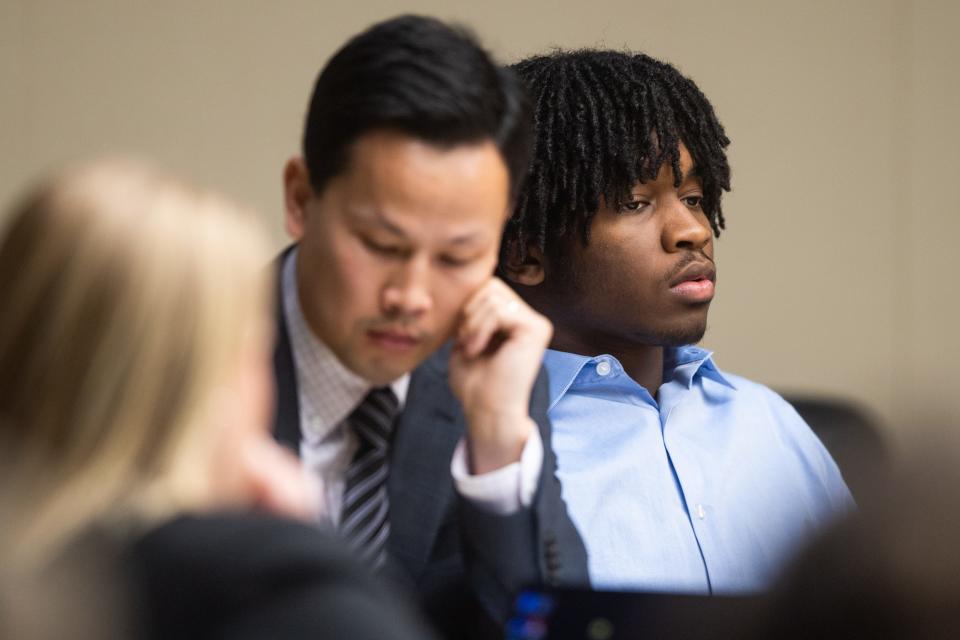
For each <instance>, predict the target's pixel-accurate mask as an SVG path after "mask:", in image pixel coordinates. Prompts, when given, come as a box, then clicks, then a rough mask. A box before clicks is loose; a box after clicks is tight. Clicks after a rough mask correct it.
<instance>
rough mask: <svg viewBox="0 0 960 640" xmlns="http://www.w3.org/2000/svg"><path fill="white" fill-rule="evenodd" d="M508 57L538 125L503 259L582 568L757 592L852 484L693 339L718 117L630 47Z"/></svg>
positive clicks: (721, 139) (682, 586)
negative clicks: (531, 312)
mask: <svg viewBox="0 0 960 640" xmlns="http://www.w3.org/2000/svg"><path fill="white" fill-rule="evenodd" d="M515 70H516V71H517V72H518V73H519V74H520V76H521V77H522V78H523V79H524V80H525V81H526V83H527V84H528V87H529V89H530V90H531V94H532V98H533V100H534V103H535V105H536V127H537V133H536V145H535V153H534V158H533V161H532V164H531V173H530V174H529V176H528V178H527V182H526V184H525V186H524V189H523V191H522V193H521V194H520V196H519V198H518V201H517V207H516V210H515V213H514V215H513V217H512V219H511V220H510V222H509V224H508V227H507V229H506V232H505V237H504V243H503V248H502V252H501V265H500V268H501V271H502V273H503V274H504V275H505V276H506V277H507V279H508V280H509V281H510V282H512V283H513V286H514V287H515V288H516V289H517V290H518V291H519V292H520V294H521V295H522V297H523V298H524V299H525V300H526V301H527V302H528V303H529V304H530V305H531V306H533V307H534V308H535V309H536V310H538V311H539V312H541V313H543V314H544V315H546V316H547V317H549V318H550V320H552V321H553V323H554V326H555V332H554V338H553V341H552V343H551V349H550V350H549V351H548V352H547V354H546V356H545V365H546V368H547V370H548V372H549V376H550V404H549V407H550V408H549V416H550V418H551V420H552V422H553V429H554V432H553V449H554V451H555V453H556V458H557V464H558V475H559V477H560V480H561V482H562V484H563V497H564V499H565V500H566V503H567V505H568V507H569V509H570V512H571V516H572V518H573V520H574V522H575V524H576V525H577V527H578V529H579V530H580V533H581V535H582V536H583V538H584V541H585V544H586V547H587V552H588V556H589V569H590V575H591V581H592V583H593V585H594V586H596V587H606V588H633V589H644V590H659V591H685V592H686V591H689V592H705V593H710V592H725V593H731V592H744V591H753V590H757V589H761V588H763V587H764V586H765V585H766V584H767V583H768V581H769V579H770V578H772V577H773V575H774V574H775V572H776V570H777V569H778V568H779V567H780V566H781V565H782V563H783V562H784V561H785V560H786V559H787V558H788V556H789V554H790V553H791V551H792V550H793V549H795V548H796V546H797V545H798V544H799V543H800V542H801V541H802V540H804V539H805V538H807V537H808V536H809V535H810V534H811V533H812V532H813V531H815V530H816V529H818V528H820V527H822V526H823V525H824V524H825V523H827V522H828V521H829V520H831V519H832V518H833V517H834V516H836V515H838V514H840V513H842V512H844V511H845V510H847V509H849V508H850V507H851V505H852V499H851V497H850V493H849V491H848V490H847V487H846V485H845V484H844V481H843V479H842V478H841V476H840V472H839V471H838V469H837V466H836V465H835V464H834V462H833V460H831V458H830V456H829V454H828V453H827V451H826V450H825V449H824V447H823V445H822V444H821V443H820V441H819V440H818V439H817V438H816V436H814V434H813V433H812V432H811V431H810V429H809V427H807V425H806V424H805V423H804V422H803V420H802V419H801V418H800V416H799V415H797V413H796V412H795V411H794V410H793V408H792V407H791V406H790V405H789V404H787V403H786V402H785V401H784V400H783V399H781V398H780V397H779V396H778V395H776V394H775V393H774V392H772V391H771V390H769V389H767V388H766V387H764V386H761V385H759V384H757V383H754V382H751V381H749V380H745V379H744V378H740V377H738V376H734V375H731V374H728V373H725V372H721V371H720V370H719V369H718V368H717V366H716V365H715V364H714V362H713V359H712V357H711V354H710V352H708V351H705V350H703V349H700V348H697V347H695V346H692V345H694V344H695V343H697V342H698V341H699V340H700V339H701V338H702V337H703V334H704V331H705V329H706V322H707V310H708V308H709V306H710V301H711V300H712V298H713V295H714V285H715V282H716V268H715V264H714V246H713V236H714V235H719V234H720V230H721V229H722V228H723V227H724V218H723V213H722V210H721V206H720V200H721V195H722V193H723V192H724V191H729V189H730V167H729V165H728V163H727V157H726V153H725V149H726V147H727V145H728V144H729V140H728V139H727V137H726V135H725V134H724V130H723V127H722V126H721V125H720V123H719V122H718V120H717V117H716V115H715V114H714V111H713V107H712V106H711V105H710V103H709V102H708V101H707V99H706V98H705V97H704V95H703V93H701V92H700V90H699V89H698V88H697V86H696V85H695V84H694V83H693V82H692V81H691V80H689V79H688V78H685V77H684V76H682V75H681V74H680V73H679V72H678V71H677V70H676V69H674V68H673V67H672V66H670V65H668V64H665V63H663V62H659V61H657V60H654V59H651V58H649V57H647V56H645V55H635V54H628V53H621V52H615V51H578V52H557V53H553V54H551V55H547V56H539V57H534V58H530V59H527V60H524V61H522V62H520V63H519V64H517V65H516V66H515ZM531 446H532V445H531Z"/></svg>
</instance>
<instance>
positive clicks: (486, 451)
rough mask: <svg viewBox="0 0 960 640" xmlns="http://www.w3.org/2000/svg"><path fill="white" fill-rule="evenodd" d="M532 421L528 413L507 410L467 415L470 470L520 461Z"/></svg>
mask: <svg viewBox="0 0 960 640" xmlns="http://www.w3.org/2000/svg"><path fill="white" fill-rule="evenodd" d="M534 429H536V423H534V421H533V420H532V419H531V418H530V416H529V415H527V414H526V413H525V412H524V413H517V412H509V411H493V412H481V413H475V414H472V415H468V416H467V453H468V460H469V464H470V472H471V473H472V474H475V475H476V474H483V473H489V472H491V471H496V470H497V469H501V468H503V467H505V466H507V465H509V464H513V463H515V462H519V461H520V456H521V454H522V453H523V448H524V445H526V443H527V439H528V438H529V437H530V434H531V432H532V431H533V430H534Z"/></svg>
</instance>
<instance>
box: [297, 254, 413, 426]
mask: <svg viewBox="0 0 960 640" xmlns="http://www.w3.org/2000/svg"><path fill="white" fill-rule="evenodd" d="M297 252H298V250H297V249H296V248H294V250H293V251H291V252H290V255H288V256H287V259H286V262H285V263H284V265H283V275H282V285H281V286H282V289H283V292H282V294H283V306H284V315H285V316H286V322H287V331H288V332H289V334H290V346H291V349H292V351H293V359H294V366H295V368H296V373H297V391H298V394H299V397H300V411H301V413H302V416H301V423H303V424H304V425H308V429H307V430H306V431H309V434H310V436H311V437H313V438H316V439H317V440H318V441H319V440H322V439H323V438H324V437H326V436H327V435H328V434H329V433H330V432H331V431H333V430H334V429H335V428H336V427H337V425H339V424H340V423H341V422H343V420H344V419H345V418H346V417H347V416H349V415H350V413H352V412H353V410H354V409H355V408H356V407H357V406H358V405H359V404H360V402H361V401H362V400H363V398H364V397H365V396H366V395H367V393H368V392H369V391H370V389H372V388H373V385H372V384H371V383H370V382H369V381H367V380H366V379H364V378H362V377H360V376H359V375H357V374H356V373H354V372H353V371H351V370H350V369H348V368H347V367H346V366H344V364H343V363H342V362H340V360H339V359H338V358H337V356H336V355H334V353H333V351H331V350H330V348H329V347H327V345H325V344H324V343H323V342H321V341H320V340H319V339H318V338H317V337H316V335H315V334H314V333H313V331H312V330H311V329H310V328H309V326H308V325H307V321H306V318H305V317H304V315H303V309H302V308H301V305H300V295H299V292H298V290H297V280H296V264H297ZM409 386H410V374H406V375H403V376H401V377H400V378H398V379H396V380H394V381H393V382H392V383H390V387H391V388H392V389H393V392H394V393H395V394H396V396H397V400H398V401H399V403H400V408H401V409H402V408H403V405H404V403H405V401H406V398H407V391H408V389H409Z"/></svg>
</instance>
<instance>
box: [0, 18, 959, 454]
mask: <svg viewBox="0 0 960 640" xmlns="http://www.w3.org/2000/svg"><path fill="white" fill-rule="evenodd" d="M406 11H412V12H422V13H430V14H434V15H437V16H439V17H442V18H447V19H456V20H459V21H463V22H465V23H467V24H469V25H471V26H473V27H474V28H475V29H476V31H477V32H478V33H479V35H480V36H481V37H482V38H483V40H484V41H485V42H486V44H487V45H488V46H489V47H490V48H491V49H492V50H493V51H494V52H495V53H496V54H497V55H498V56H499V57H500V58H501V59H502V60H504V61H513V60H516V59H518V58H519V57H522V56H524V55H527V54H531V53H535V52H539V51H542V50H545V49H549V48H552V47H557V46H562V47H579V46H602V47H626V48H630V49H634V50H642V51H645V52H648V53H650V54H652V55H654V56H656V57H660V58H663V59H666V60H668V61H671V62H673V63H674V64H676V65H677V66H679V67H680V68H681V69H682V70H683V71H684V72H685V73H687V74H688V75H691V76H692V77H693V78H694V79H695V80H696V81H697V82H698V84H699V85H700V87H701V88H702V89H703V90H704V92H705V93H706V94H707V95H708V96H709V97H710V98H711V100H712V102H713V103H714V105H715V107H716V109H717V111H718V113H719V115H720V117H721V120H722V121H723V122H724V124H725V126H726V127H727V131H728V134H729V135H730V137H731V139H732V140H733V144H732V147H731V152H730V153H731V158H732V164H733V168H734V191H733V193H732V194H730V195H729V197H728V199H727V201H726V205H725V210H726V212H727V218H728V221H729V227H728V230H727V232H726V233H724V235H723V237H722V238H721V240H720V241H719V267H720V286H719V289H718V292H719V296H718V299H717V301H716V302H715V305H714V310H713V313H712V316H711V327H710V330H709V332H708V334H707V337H706V339H705V343H706V345H707V346H709V347H710V348H712V349H714V350H715V351H716V357H717V360H718V362H719V363H720V366H721V367H723V368H725V369H727V370H730V371H734V372H737V373H739V374H741V375H746V376H748V377H752V378H754V379H757V380H760V381H762V382H765V383H766V384H768V385H771V386H773V387H775V388H777V389H778V390H781V391H788V392H805V393H818V394H827V395H831V396H840V397H844V398H849V399H852V400H855V401H858V402H860V403H862V404H864V405H865V406H867V407H868V408H869V409H871V410H872V411H873V412H874V413H875V414H876V415H877V416H879V417H880V418H881V419H883V420H884V421H885V423H886V425H887V429H888V433H889V435H890V436H891V439H892V440H893V441H894V443H896V444H900V445H903V444H908V443H909V442H910V441H911V439H912V438H913V436H914V435H915V434H916V433H917V431H918V430H919V429H921V426H922V425H927V426H926V427H924V428H930V425H938V428H941V429H945V428H947V426H948V425H958V426H960V384H958V382H960V375H958V374H957V372H956V366H957V365H956V363H957V361H958V359H960V358H958V356H960V349H958V346H957V344H958V343H957V338H956V335H955V334H956V332H957V328H958V326H960V322H958V320H960V285H958V283H957V273H956V272H957V259H956V258H957V255H958V246H957V245H958V239H960V204H958V202H960V200H958V197H957V195H956V193H955V192H954V189H955V183H956V181H957V171H958V169H960V124H958V121H957V117H958V114H960V73H958V63H960V40H958V39H957V38H956V35H955V34H956V31H957V29H958V27H960V3H955V2H952V1H951V0H912V1H911V0H845V1H842V2H837V1H835V0H808V1H806V2H802V3H801V2H790V1H782V2H781V1H762V0H739V1H737V2H711V1H709V0H699V1H694V0H674V1H673V2H669V3H666V2H658V3H652V2H642V1H640V2H638V1H637V0H610V1H608V2H593V3H587V2H583V1H582V0H581V1H569V2H565V1H559V0H554V1H548V0H531V1H528V2H516V1H506V0H487V1H486V2H482V3H481V2H459V3H458V2H443V1H441V0H421V1H415V2H407V3H395V2H388V1H386V0H375V1H368V2H357V1H353V2H341V1H336V2H334V1H327V2H323V1H316V0H314V1H306V0H285V1H278V2H266V1H263V2H257V1H252V0H247V1H242V0H231V1H226V0H223V1H206V2H196V1H195V0H189V1H188V0H174V1H168V2H164V3H157V2H148V1H147V0H126V1H120V0H115V1H109V0H86V1H76V2H74V1H69V0H63V1H60V2H57V1H53V0H40V1H38V0H0V81H2V82H0V87H2V89H0V91H2V93H0V95H2V99H0V149H2V151H0V202H2V203H4V206H6V204H7V203H9V202H10V200H11V198H13V197H14V195H15V194H16V193H17V192H18V191H19V190H20V189H21V188H22V187H23V185H24V184H25V183H26V182H27V181H28V180H30V179H32V178H34V177H36V176H37V175H38V174H40V173H42V172H44V171H46V170H49V169H50V168H51V167H55V166H57V165H60V164H62V163H64V162H66V161H69V160H71V159H74V158H78V157H83V156H88V155H90V154H93V153H100V152H110V151H132V152H136V153H140V154H144V155H148V156H150V157H154V158H157V159H158V160H160V161H161V162H162V163H163V164H164V165H166V166H168V167H170V168H173V169H175V170H176V171H178V172H179V173H181V174H185V175H188V176H190V177H192V178H194V179H195V180H198V181H201V182H204V183H207V184H210V185H213V186H215V187H218V188H220V189H222V190H224V191H226V192H228V193H230V194H232V195H233V196H235V197H236V198H239V199H240V200H242V201H245V202H248V203H250V204H253V205H255V206H257V207H258V208H259V209H260V210H261V211H262V212H263V219H264V224H265V226H266V228H267V229H268V230H269V232H270V233H271V234H272V235H273V237H274V238H275V239H276V243H277V246H278V247H279V246H281V244H282V242H283V234H282V228H281V225H280V211H281V206H280V205H281V192H280V169H281V166H282V163H283V161H284V160H285V159H286V158H287V157H288V156H289V155H290V154H292V153H295V152H296V151H297V148H298V139H299V133H300V128H301V124H302V118H303V113H304V110H305V107H306V102H307V99H308V96H309V93H310V89H311V87H312V83H313V80H314V77H315V75H316V73H317V71H318V70H319V68H320V67H321V66H322V65H323V63H324V62H325V60H326V59H327V58H328V57H329V55H330V54H331V53H332V52H333V51H334V50H335V49H336V48H337V47H338V46H339V45H340V44H341V43H342V42H343V41H344V40H345V39H346V38H347V37H348V36H350V35H352V34H353V33H355V32H357V31H359V30H360V29H362V28H364V27H365V26H367V25H368V24H369V23H371V22H372V21H375V20H378V19H381V18H384V17H387V16H390V15H393V14H396V13H400V12H406ZM0 222H2V220H0ZM0 304H2V301H0Z"/></svg>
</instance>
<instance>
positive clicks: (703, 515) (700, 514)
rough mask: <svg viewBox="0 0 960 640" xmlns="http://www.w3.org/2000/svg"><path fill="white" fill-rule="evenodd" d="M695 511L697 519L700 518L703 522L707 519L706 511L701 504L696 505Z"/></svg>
mask: <svg viewBox="0 0 960 640" xmlns="http://www.w3.org/2000/svg"><path fill="white" fill-rule="evenodd" d="M695 510H696V513H697V517H698V518H700V519H701V520H703V519H704V518H706V517H707V510H706V509H704V508H703V505H702V504H698V505H697V506H696V507H695Z"/></svg>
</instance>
